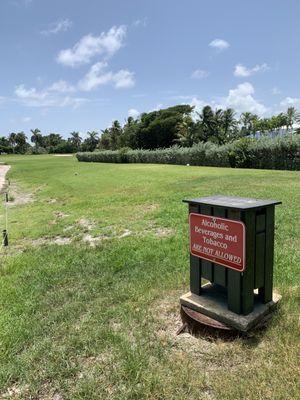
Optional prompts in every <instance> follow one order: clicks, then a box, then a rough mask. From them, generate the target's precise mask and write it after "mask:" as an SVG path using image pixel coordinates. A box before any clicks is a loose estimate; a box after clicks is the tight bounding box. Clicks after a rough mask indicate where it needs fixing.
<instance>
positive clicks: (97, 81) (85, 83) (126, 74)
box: [78, 61, 135, 92]
mask: <svg viewBox="0 0 300 400" xmlns="http://www.w3.org/2000/svg"><path fill="white" fill-rule="evenodd" d="M106 67H107V63H106V62H101V61H100V62H98V63H96V64H94V65H92V66H91V68H90V70H89V72H88V73H87V74H86V75H85V76H84V78H83V79H82V80H81V81H79V83H78V87H79V89H81V90H83V91H86V92H88V91H90V90H93V89H96V88H97V87H98V86H102V85H106V84H108V83H112V84H113V85H114V87H115V88H116V89H128V88H131V87H133V86H134V85H135V81H134V73H133V72H130V71H128V70H125V69H121V70H120V71H118V72H116V73H113V72H112V71H108V72H105V69H106Z"/></svg>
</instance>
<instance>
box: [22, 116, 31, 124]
mask: <svg viewBox="0 0 300 400" xmlns="http://www.w3.org/2000/svg"><path fill="white" fill-rule="evenodd" d="M30 121H31V117H23V118H22V122H25V123H26V122H30Z"/></svg>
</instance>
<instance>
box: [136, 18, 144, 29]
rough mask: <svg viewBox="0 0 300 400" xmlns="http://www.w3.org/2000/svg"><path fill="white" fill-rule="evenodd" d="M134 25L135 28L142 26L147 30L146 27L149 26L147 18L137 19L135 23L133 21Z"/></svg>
mask: <svg viewBox="0 0 300 400" xmlns="http://www.w3.org/2000/svg"><path fill="white" fill-rule="evenodd" d="M132 25H133V26H135V27H139V26H142V27H143V28H145V26H147V18H142V19H136V20H135V21H133V23H132Z"/></svg>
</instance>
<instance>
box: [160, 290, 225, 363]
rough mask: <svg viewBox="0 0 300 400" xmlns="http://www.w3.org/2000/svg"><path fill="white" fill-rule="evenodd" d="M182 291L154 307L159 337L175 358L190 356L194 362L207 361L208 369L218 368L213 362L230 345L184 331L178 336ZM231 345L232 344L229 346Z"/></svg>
mask: <svg viewBox="0 0 300 400" xmlns="http://www.w3.org/2000/svg"><path fill="white" fill-rule="evenodd" d="M181 295H182V290H180V291H174V292H172V293H170V294H169V296H168V297H164V298H162V299H158V300H157V301H156V302H155V303H154V305H153V309H152V310H153V311H152V312H153V315H154V317H155V318H156V320H157V337H158V339H159V340H160V341H161V342H162V343H169V344H171V346H172V349H173V356H174V357H176V358H177V357H181V356H184V355H188V356H190V357H192V358H193V360H201V362H204V361H205V360H206V361H207V366H206V367H207V368H216V365H215V364H214V363H212V362H211V361H208V360H209V359H210V356H212V358H213V360H214V359H215V357H216V354H217V353H218V352H220V351H222V349H223V348H224V346H227V344H228V343H225V342H222V341H219V340H208V339H207V337H201V335H199V336H197V337H196V336H193V335H191V334H190V333H189V332H187V331H186V329H184V331H183V333H180V334H179V335H177V332H178V331H179V329H180V328H181V327H182V325H183V322H182V320H181V316H180V305H179V298H180V296H181ZM228 345H230V344H228Z"/></svg>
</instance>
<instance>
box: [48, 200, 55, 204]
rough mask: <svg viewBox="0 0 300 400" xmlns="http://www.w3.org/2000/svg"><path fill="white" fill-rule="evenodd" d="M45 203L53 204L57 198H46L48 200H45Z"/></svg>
mask: <svg viewBox="0 0 300 400" xmlns="http://www.w3.org/2000/svg"><path fill="white" fill-rule="evenodd" d="M46 203H48V204H55V203H57V199H48V200H46Z"/></svg>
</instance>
